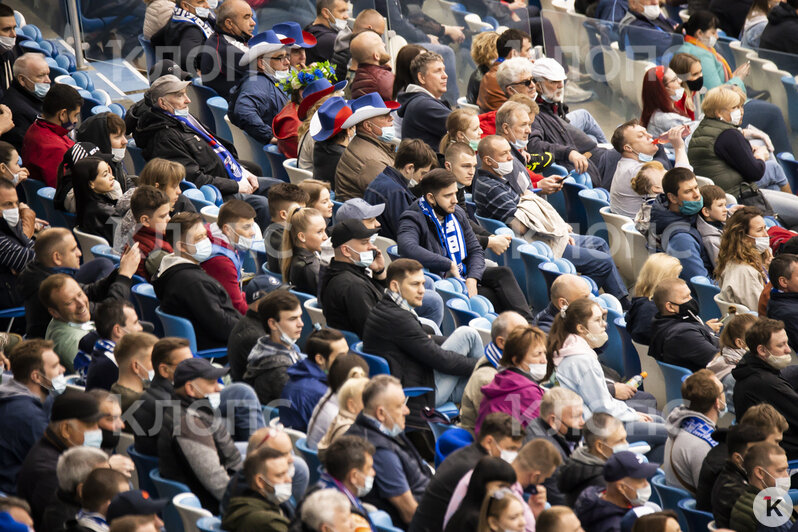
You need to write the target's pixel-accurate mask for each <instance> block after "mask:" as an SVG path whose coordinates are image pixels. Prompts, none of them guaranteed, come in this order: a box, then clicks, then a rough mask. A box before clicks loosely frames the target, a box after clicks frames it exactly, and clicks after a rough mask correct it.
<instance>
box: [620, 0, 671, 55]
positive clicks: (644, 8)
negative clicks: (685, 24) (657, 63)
mask: <svg viewBox="0 0 798 532" xmlns="http://www.w3.org/2000/svg"><path fill="white" fill-rule="evenodd" d="M675 27H676V23H675V22H674V21H672V20H671V19H669V18H667V17H665V15H663V14H662V10H661V9H660V7H659V0H629V12H628V13H626V16H625V17H623V19H622V20H621V22H620V24H619V26H618V31H619V32H620V40H619V41H618V44H619V45H620V46H621V49H622V50H623V49H624V48H625V46H626V44H627V42H628V44H629V46H633V47H634V48H635V54H634V55H635V59H644V58H645V59H649V60H654V59H655V58H657V57H662V56H663V55H664V54H665V52H666V51H667V50H668V48H671V47H676V46H679V45H680V44H682V41H681V39H680V38H679V37H677V36H676V35H674V33H673V30H674V28H675Z"/></svg>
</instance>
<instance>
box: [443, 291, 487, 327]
mask: <svg viewBox="0 0 798 532" xmlns="http://www.w3.org/2000/svg"><path fill="white" fill-rule="evenodd" d="M446 309H447V310H448V311H449V312H450V313H451V315H452V320H453V321H454V326H455V329H456V328H457V327H462V326H464V325H468V324H469V323H470V322H471V320H473V319H474V318H479V314H477V313H476V312H474V311H472V310H471V309H470V308H469V306H468V301H463V300H462V299H459V298H452V299H449V300H447V301H446Z"/></svg>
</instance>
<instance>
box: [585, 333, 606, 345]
mask: <svg viewBox="0 0 798 532" xmlns="http://www.w3.org/2000/svg"><path fill="white" fill-rule="evenodd" d="M585 340H587V343H588V345H590V347H592V348H593V349H596V348H599V347H601V346H602V345H604V344H606V343H607V340H609V335H608V334H607V331H601V332H600V333H598V334H596V333H592V332H590V331H588V333H587V335H586V336H585Z"/></svg>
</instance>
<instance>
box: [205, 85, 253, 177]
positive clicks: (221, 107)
mask: <svg viewBox="0 0 798 532" xmlns="http://www.w3.org/2000/svg"><path fill="white" fill-rule="evenodd" d="M205 103H206V104H207V106H208V110H209V111H210V112H211V114H212V115H213V121H214V122H215V123H216V136H217V137H218V138H220V139H223V140H227V141H230V142H232V140H233V134H232V133H231V132H230V127H229V126H228V125H227V122H226V121H225V119H224V115H226V114H227V100H225V99H224V98H222V97H221V96H214V97H212V98H208V101H206V102H205ZM264 170H265V168H264Z"/></svg>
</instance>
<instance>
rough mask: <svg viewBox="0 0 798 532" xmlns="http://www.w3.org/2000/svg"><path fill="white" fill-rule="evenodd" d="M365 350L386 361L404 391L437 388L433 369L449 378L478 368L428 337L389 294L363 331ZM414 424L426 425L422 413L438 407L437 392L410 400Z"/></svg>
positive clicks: (467, 373) (367, 321) (372, 310)
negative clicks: (427, 408)
mask: <svg viewBox="0 0 798 532" xmlns="http://www.w3.org/2000/svg"><path fill="white" fill-rule="evenodd" d="M362 338H363V350H364V351H365V352H366V353H375V354H379V356H381V357H383V358H385V360H387V361H388V365H389V366H390V367H391V375H393V376H394V377H396V378H397V379H399V380H400V381H402V386H403V387H405V388H413V387H416V386H421V387H425V388H432V389H433V390H434V389H435V376H434V374H433V371H432V370H437V371H439V372H441V373H444V374H446V375H456V376H460V377H468V376H469V375H471V373H472V372H473V371H474V366H476V365H477V361H478V360H477V359H476V358H467V357H465V356H463V355H460V354H458V353H455V352H453V351H447V350H446V349H443V348H441V347H440V346H439V345H438V344H437V343H435V341H434V340H433V339H432V338H431V337H430V336H429V335H428V334H427V332H426V331H425V330H424V329H423V327H422V326H421V322H420V321H418V318H417V317H416V316H414V315H413V313H412V312H410V311H408V310H405V309H403V308H401V307H400V306H399V305H397V304H396V303H395V302H394V300H393V299H391V297H390V296H389V295H385V296H383V298H382V299H381V300H380V302H379V303H377V305H375V306H374V308H372V309H371V312H370V313H369V316H368V319H367V320H366V325H365V327H364V328H363V337H362ZM407 406H408V408H409V409H410V416H412V418H408V419H409V420H410V419H412V421H413V423H412V424H413V425H419V426H422V427H423V426H425V423H424V422H423V420H422V418H421V410H422V409H423V408H424V407H425V406H429V407H434V406H435V395H434V393H426V394H423V395H419V396H417V397H411V398H410V399H408V401H407Z"/></svg>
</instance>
